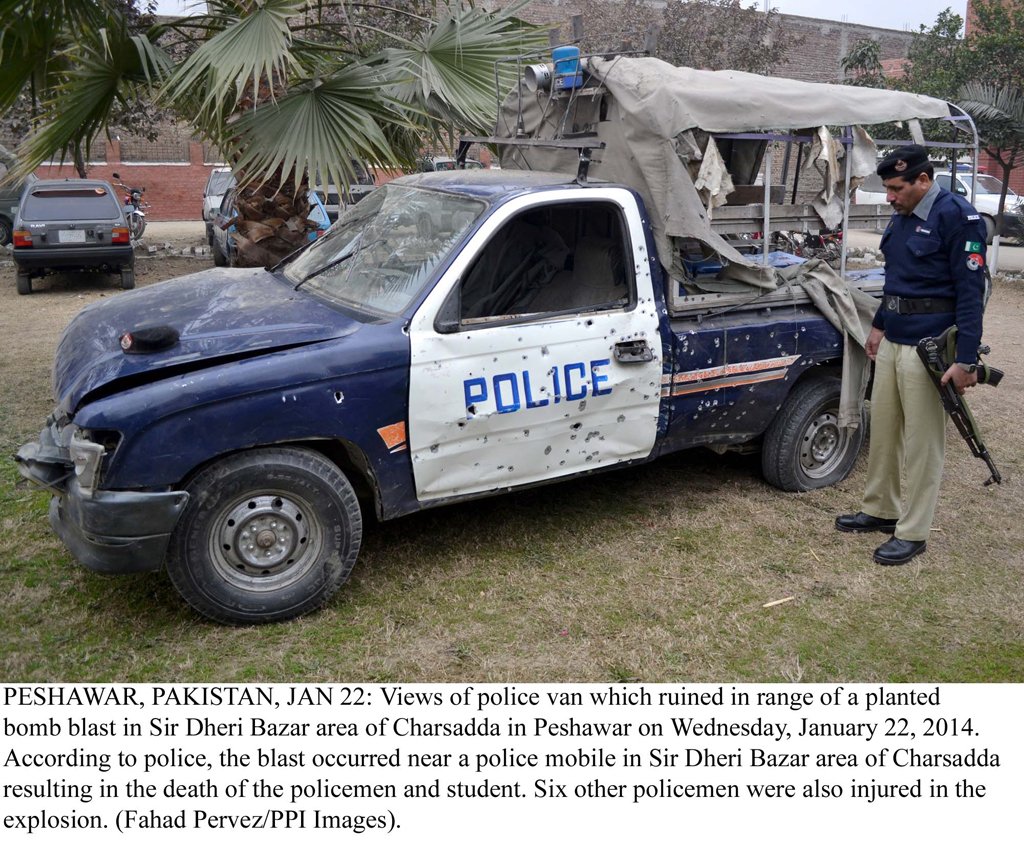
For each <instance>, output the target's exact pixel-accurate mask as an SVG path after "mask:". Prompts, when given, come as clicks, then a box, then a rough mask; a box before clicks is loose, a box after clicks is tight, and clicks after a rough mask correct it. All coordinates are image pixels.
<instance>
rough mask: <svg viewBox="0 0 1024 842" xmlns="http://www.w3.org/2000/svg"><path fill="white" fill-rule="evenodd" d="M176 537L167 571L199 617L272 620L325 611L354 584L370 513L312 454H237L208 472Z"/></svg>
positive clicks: (195, 484)
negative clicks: (365, 515) (340, 592)
mask: <svg viewBox="0 0 1024 842" xmlns="http://www.w3.org/2000/svg"><path fill="white" fill-rule="evenodd" d="M186 490H187V491H188V492H189V503H188V506H187V507H186V509H185V511H184V513H183V514H182V517H181V521H180V522H179V523H178V526H177V528H176V529H175V532H174V535H173V536H172V538H171V547H170V552H169V553H168V560H167V572H168V574H169V575H170V578H171V582H172V583H173V584H174V587H175V588H176V589H177V591H178V593H180V594H181V595H182V597H183V598H184V599H185V600H186V601H187V602H188V603H189V604H190V605H191V606H192V607H193V608H195V609H196V610H197V611H199V613H201V614H203V615H205V616H206V617H209V618H210V619H212V620H216V621H218V622H221V623H233V624H248V623H270V622H275V621H278V620H287V619H291V618H292V617H298V616H300V615H302V614H306V613H309V612H310V611H314V610H316V609H317V608H319V607H321V606H322V605H323V604H324V603H325V602H326V601H327V600H328V599H330V597H331V596H332V595H333V594H334V592H335V591H337V590H338V588H339V587H341V585H342V584H343V583H344V582H345V580H346V579H348V577H349V574H350V573H351V572H352V567H353V566H354V565H355V561H356V556H357V555H358V554H359V545H360V542H361V540H362V530H363V524H362V515H361V513H360V510H359V503H358V501H357V500H356V495H355V492H354V491H353V490H352V486H351V484H350V483H349V481H348V480H347V479H346V478H345V476H344V474H342V473H341V471H339V470H338V468H337V467H336V466H335V465H334V464H333V463H332V462H330V461H329V460H327V459H326V458H324V457H323V456H321V455H320V454H319V453H316V452H314V451H312V450H306V449H303V448H297V447H294V448H293V447H284V448H270V449H266V450H254V451H249V452H246V453H240V454H236V455H234V456H229V457H227V458H225V459H222V460H221V461H220V462H217V463H215V464H213V465H211V466H209V467H208V468H206V469H205V470H203V471H201V472H200V473H199V474H198V475H197V476H196V477H195V478H194V479H193V480H192V481H191V482H190V483H189V484H188V485H187V486H186Z"/></svg>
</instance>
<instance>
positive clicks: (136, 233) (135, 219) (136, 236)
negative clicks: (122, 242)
mask: <svg viewBox="0 0 1024 842" xmlns="http://www.w3.org/2000/svg"><path fill="white" fill-rule="evenodd" d="M145 233H146V217H144V216H140V215H139V214H137V213H129V214H128V234H129V236H130V237H131V239H132V242H135V241H136V240H141V239H142V235H143V234H145Z"/></svg>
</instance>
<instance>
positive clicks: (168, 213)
mask: <svg viewBox="0 0 1024 842" xmlns="http://www.w3.org/2000/svg"><path fill="white" fill-rule="evenodd" d="M186 144H187V146H186V149H187V154H188V159H187V160H181V161H170V162H166V161H165V162H157V161H145V162H139V161H125V160H124V159H123V158H122V151H121V146H122V144H121V143H120V142H119V141H116V140H115V141H113V142H110V141H108V142H107V143H105V155H94V156H93V159H94V160H91V161H90V162H89V164H88V173H89V178H102V179H105V180H106V181H109V182H111V183H112V184H113V183H114V182H115V181H116V179H115V178H114V176H113V173H115V172H117V173H119V174H120V176H121V179H122V180H123V181H124V183H125V184H128V185H130V186H132V187H145V188H146V193H145V196H144V197H143V198H144V199H145V200H146V201H147V202H148V203H149V208H148V209H147V211H146V218H147V219H149V220H156V221H159V220H182V219H201V218H202V212H203V188H204V187H205V186H206V179H207V178H209V176H210V170H211V169H213V167H214V164H207V163H205V162H204V160H203V157H204V156H203V145H202V144H201V143H196V142H195V141H186ZM101 157H102V158H103V159H104V160H102V161H100V160H95V159H97V158H101ZM125 157H127V156H125ZM132 157H142V156H141V155H138V156H134V155H133V156H132ZM175 157H184V155H175ZM36 175H37V176H38V177H39V178H77V177H78V173H77V172H76V171H75V168H74V165H72V164H69V163H65V164H64V165H63V166H57V165H49V164H44V165H43V166H41V167H39V169H37V170H36Z"/></svg>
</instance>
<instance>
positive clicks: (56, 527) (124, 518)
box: [14, 420, 189, 573]
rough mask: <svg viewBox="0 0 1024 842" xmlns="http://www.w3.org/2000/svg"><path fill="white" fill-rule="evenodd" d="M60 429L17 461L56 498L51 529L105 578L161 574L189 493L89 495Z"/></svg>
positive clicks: (26, 447) (42, 437) (21, 451)
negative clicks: (77, 475) (61, 439)
mask: <svg viewBox="0 0 1024 842" xmlns="http://www.w3.org/2000/svg"><path fill="white" fill-rule="evenodd" d="M59 439H60V436H59V433H58V431H57V427H56V425H55V424H54V423H53V422H52V420H51V423H49V424H48V425H47V427H46V428H44V430H43V432H42V434H41V435H40V440H39V441H37V442H30V443H28V444H26V445H23V446H22V447H21V448H20V449H19V450H18V453H17V455H16V456H15V457H14V458H15V461H17V463H18V470H19V471H20V472H21V474H22V476H24V477H25V478H27V479H28V480H30V481H31V482H33V483H35V484H36V485H39V486H41V487H43V488H45V489H46V490H47V491H49V492H50V493H51V494H53V495H54V497H53V499H52V500H51V501H50V526H51V527H52V529H53V531H54V532H56V533H57V535H58V536H59V537H60V539H61V541H63V542H64V544H65V546H67V548H68V550H70V552H71V554H72V555H73V556H74V557H75V560H76V561H78V562H79V563H80V564H82V565H84V566H85V567H88V568H89V569H91V570H96V571H98V572H100V573H142V572H146V571H153V570H159V569H160V568H161V567H162V566H163V563H164V557H165V556H166V554H167V546H168V544H169V543H170V539H171V533H172V532H173V531H174V527H175V525H176V524H177V523H178V518H179V517H180V516H181V512H182V511H183V509H184V508H185V505H186V503H188V497H189V495H188V493H187V492H185V491H104V490H96V491H93V492H86V491H84V490H83V489H82V487H81V486H80V485H79V482H78V478H77V477H76V476H75V470H74V466H73V464H72V463H71V458H70V455H69V453H68V449H67V448H66V447H64V446H62V445H61V444H60V441H59Z"/></svg>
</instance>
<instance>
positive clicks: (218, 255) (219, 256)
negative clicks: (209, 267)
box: [212, 239, 228, 266]
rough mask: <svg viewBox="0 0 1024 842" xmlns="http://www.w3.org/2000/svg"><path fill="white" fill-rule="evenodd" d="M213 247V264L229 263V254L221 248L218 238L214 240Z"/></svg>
mask: <svg viewBox="0 0 1024 842" xmlns="http://www.w3.org/2000/svg"><path fill="white" fill-rule="evenodd" d="M212 249H213V265H214V266H227V265H228V258H227V255H225V254H224V252H222V251H221V250H220V245H218V243H217V240H216V239H215V240H214V241H213V246H212Z"/></svg>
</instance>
